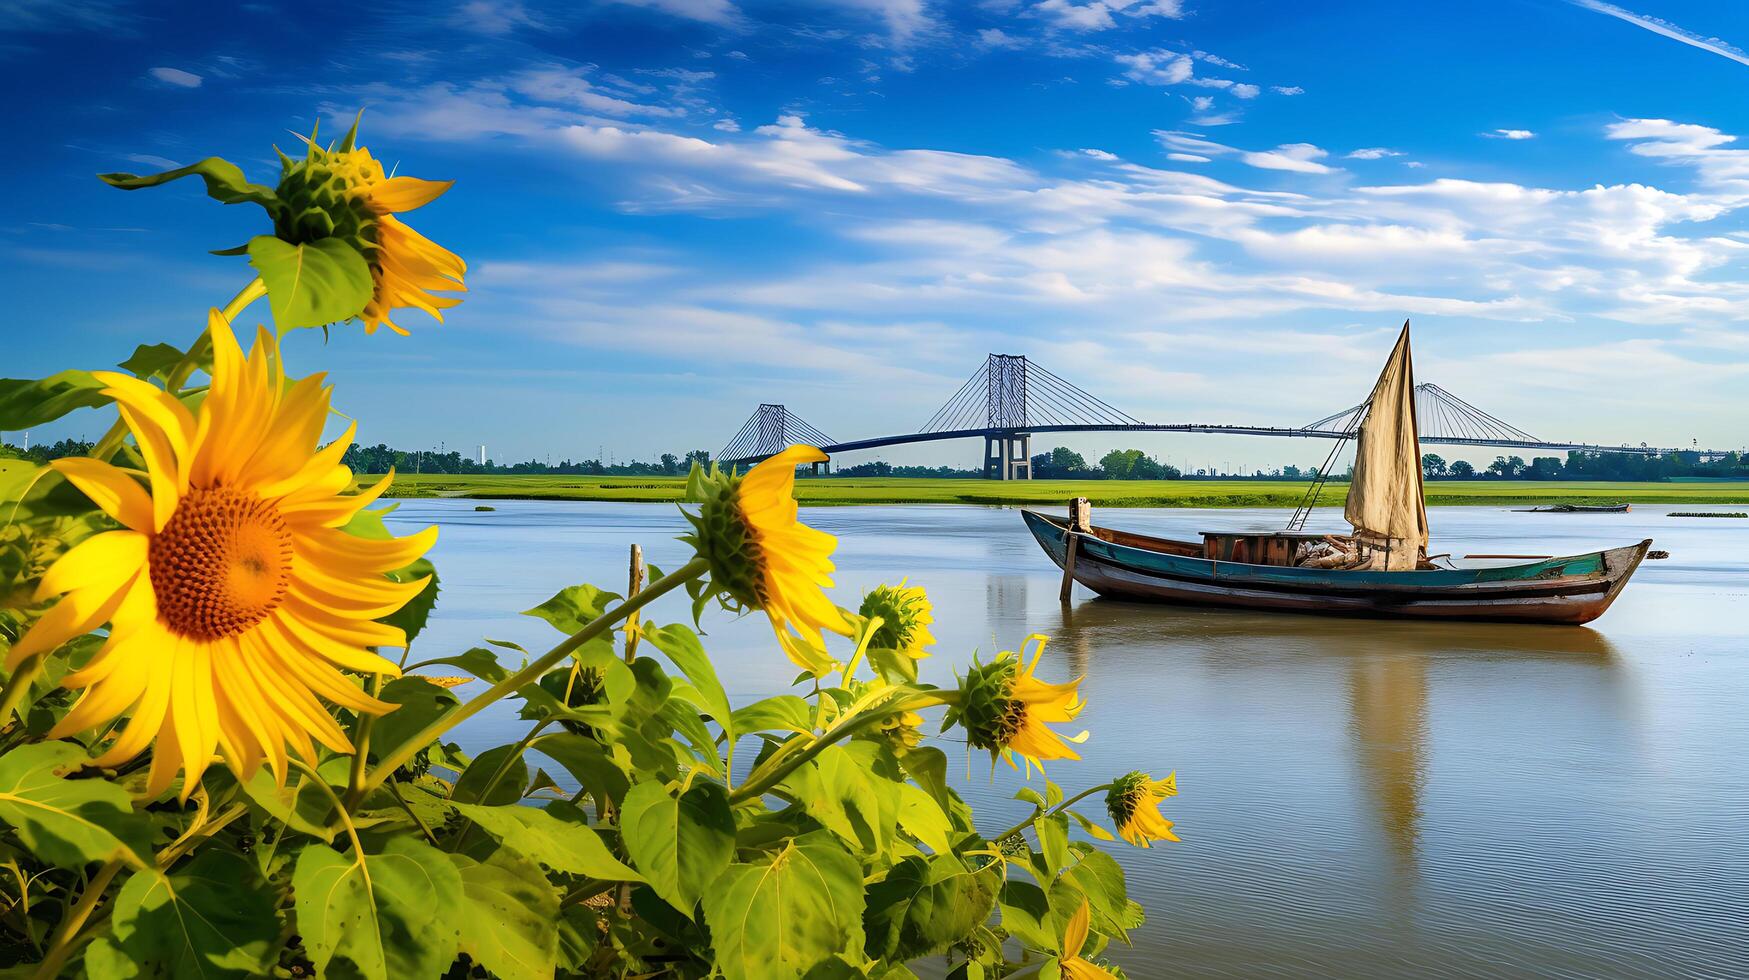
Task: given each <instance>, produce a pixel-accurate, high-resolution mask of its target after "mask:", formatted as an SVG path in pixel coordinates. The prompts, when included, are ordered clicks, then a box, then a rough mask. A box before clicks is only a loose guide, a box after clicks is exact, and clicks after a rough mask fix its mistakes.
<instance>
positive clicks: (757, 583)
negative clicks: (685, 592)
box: [682, 446, 852, 676]
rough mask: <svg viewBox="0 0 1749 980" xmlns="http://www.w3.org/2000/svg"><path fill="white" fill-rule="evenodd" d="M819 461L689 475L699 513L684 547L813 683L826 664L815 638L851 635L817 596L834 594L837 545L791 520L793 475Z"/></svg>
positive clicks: (802, 452) (811, 456) (801, 453)
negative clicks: (766, 626)
mask: <svg viewBox="0 0 1749 980" xmlns="http://www.w3.org/2000/svg"><path fill="white" fill-rule="evenodd" d="M825 459H826V454H825V453H823V452H821V451H820V450H818V449H815V448H814V447H813V446H791V447H789V448H788V449H785V450H784V451H783V452H781V453H778V454H777V455H775V456H773V457H771V458H770V459H767V460H766V461H765V462H763V463H760V464H759V465H758V466H755V467H753V469H752V470H750V471H748V473H747V474H746V475H745V476H740V475H735V474H730V473H724V472H723V471H721V470H719V469H716V468H714V467H713V468H712V470H711V472H710V473H708V474H707V473H705V471H704V470H703V469H702V468H699V467H695V468H694V469H693V474H692V478H691V480H690V486H689V487H688V495H689V496H690V497H691V498H692V499H693V500H696V501H698V503H699V511H698V513H697V514H690V513H688V514H686V519H687V520H688V521H689V522H691V524H692V526H693V529H694V533H692V534H689V535H686V536H685V537H684V538H683V539H682V540H684V541H687V542H688V543H690V544H691V545H692V546H693V547H694V548H695V549H697V551H698V553H699V555H700V557H702V558H704V559H705V561H706V562H708V563H709V565H710V572H711V581H712V583H713V585H714V586H715V588H716V589H717V591H718V593H719V594H720V595H722V596H723V597H725V601H726V602H729V603H731V604H732V605H734V606H738V607H739V608H742V609H759V610H762V611H764V613H765V615H766V616H767V617H768V618H769V619H770V620H771V628H772V630H773V631H774V632H775V633H776V634H777V638H778V642H779V643H780V645H782V647H783V649H784V653H785V654H787V655H788V656H789V658H790V659H791V660H792V661H794V662H795V664H796V665H797V666H798V667H801V668H802V669H803V670H806V671H808V672H809V673H812V674H815V675H816V676H818V675H820V674H822V673H824V672H826V671H827V670H829V669H830V666H831V663H832V658H831V656H830V655H829V654H827V653H826V650H825V639H824V637H823V636H822V635H821V631H822V630H826V631H830V632H833V633H838V634H840V635H843V636H849V635H851V632H852V631H851V626H850V623H849V622H847V621H846V620H845V618H844V612H843V611H842V610H840V609H839V608H838V607H837V606H835V605H833V604H832V600H830V599H828V598H827V597H826V593H825V592H824V591H822V590H824V589H828V588H831V587H832V578H831V575H832V551H833V549H834V548H836V547H838V539H837V538H835V537H833V536H832V535H830V534H827V533H826V532H824V531H821V530H818V529H816V528H811V527H809V526H807V525H806V524H803V523H802V522H801V521H800V520H798V519H797V515H798V513H799V509H798V508H797V506H796V499H795V484H796V467H797V466H799V465H801V464H803V463H817V462H822V461H824V460H825Z"/></svg>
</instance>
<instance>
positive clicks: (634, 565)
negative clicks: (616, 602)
mask: <svg viewBox="0 0 1749 980" xmlns="http://www.w3.org/2000/svg"><path fill="white" fill-rule="evenodd" d="M627 579H628V582H627V584H626V598H627V599H630V598H631V597H632V596H635V595H637V594H638V593H639V592H642V591H644V549H643V546H642V545H635V544H634V545H632V557H631V569H630V573H629V574H628V576H627ZM625 631H626V663H628V664H629V663H631V662H632V661H634V660H636V659H638V614H637V612H635V611H634V612H633V613H632V614H631V615H630V616H627V617H626V625H625Z"/></svg>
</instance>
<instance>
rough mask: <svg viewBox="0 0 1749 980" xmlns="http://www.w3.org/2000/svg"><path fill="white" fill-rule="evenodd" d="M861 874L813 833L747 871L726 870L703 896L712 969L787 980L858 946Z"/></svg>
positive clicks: (731, 975) (833, 844)
mask: <svg viewBox="0 0 1749 980" xmlns="http://www.w3.org/2000/svg"><path fill="white" fill-rule="evenodd" d="M864 905H865V901H864V898H863V892H862V867H861V865H860V864H859V863H858V862H857V860H856V858H855V857H854V856H853V855H852V854H851V853H850V852H849V851H847V850H845V849H844V847H843V845H842V844H840V843H839V842H838V841H837V840H836V839H835V838H833V837H832V836H831V835H830V834H827V833H824V832H820V831H815V832H813V833H810V834H804V835H802V836H800V837H796V838H794V839H791V840H789V841H786V842H785V843H784V845H783V846H782V847H781V848H779V849H777V850H776V851H775V852H773V853H771V854H768V855H765V856H762V857H760V858H759V859H757V860H754V861H750V862H748V863H745V864H741V863H737V864H732V865H730V866H729V867H728V869H727V870H725V871H724V872H723V873H722V876H721V877H719V878H718V879H717V881H716V884H715V885H714V886H713V887H712V888H711V891H710V894H708V895H706V896H705V900H704V914H705V920H706V921H707V922H709V923H710V926H711V935H712V937H713V939H714V940H715V943H716V966H717V968H718V969H719V970H721V971H722V973H723V976H724V977H725V978H727V980H789V978H800V977H802V976H804V975H806V974H808V973H810V972H811V971H814V970H817V969H821V968H822V967H825V966H827V965H828V964H830V963H832V961H833V960H834V959H837V958H839V957H844V956H848V957H856V958H857V959H858V960H860V956H858V954H859V953H861V951H862V946H863V930H862V913H863V909H864Z"/></svg>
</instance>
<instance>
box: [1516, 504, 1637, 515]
mask: <svg viewBox="0 0 1749 980" xmlns="http://www.w3.org/2000/svg"><path fill="white" fill-rule="evenodd" d="M1631 509H1632V507H1630V506H1629V505H1628V504H1547V505H1544V506H1542V507H1527V508H1525V509H1522V510H1517V511H1513V513H1515V514H1625V513H1627V512H1628V511H1629V510H1631Z"/></svg>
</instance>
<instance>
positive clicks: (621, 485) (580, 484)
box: [391, 473, 1749, 507]
mask: <svg viewBox="0 0 1749 980" xmlns="http://www.w3.org/2000/svg"><path fill="white" fill-rule="evenodd" d="M685 482H686V481H685V480H683V479H681V478H679V477H596V476H547V475H541V476H437V475H413V474H410V473H403V474H400V475H398V476H396V478H395V486H394V488H393V489H392V490H391V495H392V496H398V497H469V498H476V499H482V500H492V499H503V500H509V499H522V500H641V501H674V500H680V499H681V496H682V494H683V492H684V490H685ZM1305 492H1306V486H1305V484H1304V483H1299V482H1293V481H1286V480H1282V481H1273V480H1272V481H1256V480H1158V481H1156V480H1030V481H1027V480H1022V481H1015V482H1008V483H1005V482H1002V481H998V480H910V479H899V478H886V479H878V478H869V479H846V478H837V477H834V478H830V479H802V480H797V481H796V496H797V497H798V498H799V499H800V500H801V501H802V502H803V503H805V504H816V505H827V504H914V503H922V504H1061V503H1062V502H1064V501H1066V500H1068V499H1069V498H1070V497H1086V498H1088V499H1089V500H1091V501H1093V503H1095V504H1099V505H1103V506H1107V507H1292V506H1295V505H1296V504H1298V503H1299V502H1300V498H1301V496H1302V495H1303V494H1304V493H1305ZM1346 493H1347V486H1346V485H1345V484H1337V483H1332V484H1330V485H1328V486H1326V487H1325V488H1324V493H1323V496H1322V497H1320V498H1319V502H1320V503H1322V504H1329V505H1334V504H1340V503H1341V502H1342V500H1343V498H1344V496H1345V495H1346ZM1563 501H1564V502H1574V503H1579V502H1586V501H1590V502H1600V503H1601V502H1616V503H1641V504H1746V503H1749V482H1720V483H1583V482H1572V483H1566V482H1547V483H1544V482H1529V481H1507V482H1501V481H1487V480H1470V481H1455V480H1438V481H1433V482H1430V483H1428V484H1427V502H1428V503H1429V504H1432V505H1451V504H1478V505H1488V504H1493V505H1504V504H1527V505H1531V504H1539V503H1552V502H1563Z"/></svg>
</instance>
